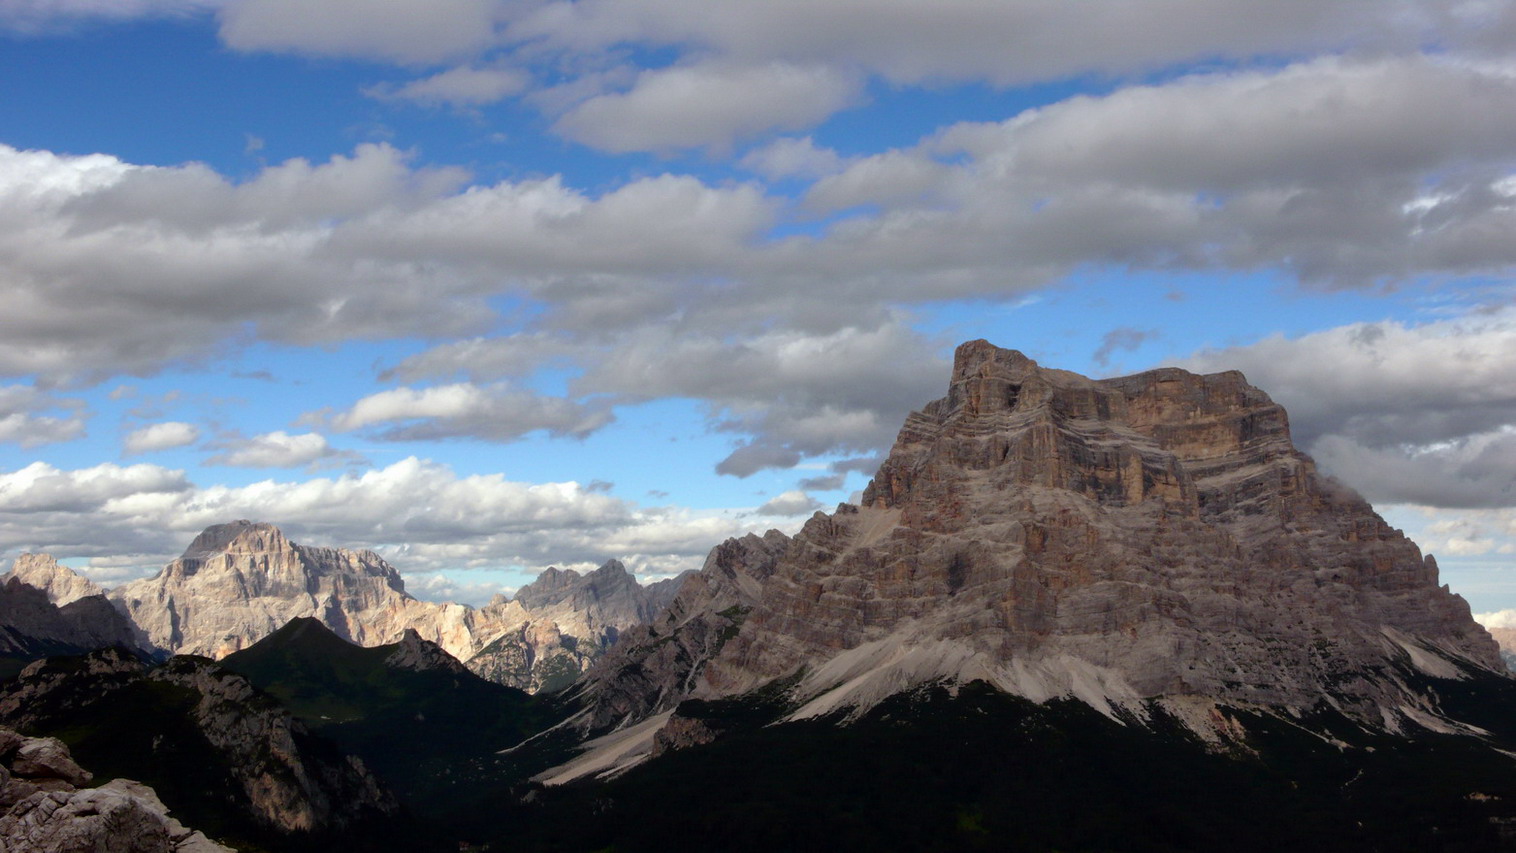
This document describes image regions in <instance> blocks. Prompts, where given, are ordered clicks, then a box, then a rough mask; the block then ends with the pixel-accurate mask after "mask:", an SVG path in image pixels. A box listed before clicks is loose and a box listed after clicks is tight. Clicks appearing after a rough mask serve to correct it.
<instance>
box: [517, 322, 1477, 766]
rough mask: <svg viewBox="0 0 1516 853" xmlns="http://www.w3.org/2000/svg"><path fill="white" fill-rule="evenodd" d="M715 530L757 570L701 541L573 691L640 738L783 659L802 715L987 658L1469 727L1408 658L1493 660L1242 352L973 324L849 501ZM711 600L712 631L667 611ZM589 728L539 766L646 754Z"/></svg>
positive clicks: (1157, 686) (1110, 681)
mask: <svg viewBox="0 0 1516 853" xmlns="http://www.w3.org/2000/svg"><path fill="white" fill-rule="evenodd" d="M781 539H782V537H781ZM723 547H724V548H726V549H728V550H729V551H730V552H731V553H730V554H728V555H727V562H728V563H741V564H743V565H744V566H745V567H747V568H746V569H745V570H743V571H739V572H735V573H734V572H732V571H730V570H728V571H725V572H723V571H722V570H721V562H722V559H721V558H720V557H719V556H718V555H713V558H712V562H711V563H708V565H707V567H706V570H705V571H704V572H702V578H701V581H700V583H698V584H697V583H696V582H691V583H689V584H687V585H686V587H685V590H684V592H683V593H681V595H680V597H679V598H678V599H676V601H675V603H674V606H673V609H672V610H671V613H670V614H668V615H665V616H664V617H663V619H662V620H661V621H660V622H658V623H655V624H654V625H653V626H652V627H651V628H649V629H646V630H647V631H648V632H649V633H648V634H647V635H646V636H642V635H639V643H638V644H636V645H635V646H633V645H631V644H626V645H624V647H623V648H621V649H619V650H618V651H617V652H616V654H614V655H612V656H611V657H609V658H607V659H606V660H605V661H603V662H602V664H601V665H600V666H599V667H597V668H596V669H595V670H594V671H593V672H592V673H591V677H590V678H589V679H587V683H586V685H585V686H584V688H583V691H584V695H585V696H586V697H587V698H588V699H589V705H590V708H591V712H590V713H589V714H587V715H585V716H584V717H581V718H580V719H581V722H584V723H589V724H592V725H589V726H587V727H589V728H594V727H595V726H606V725H610V726H620V727H623V728H624V729H626V728H628V727H629V728H636V729H638V731H639V737H640V738H641V739H642V740H643V742H644V744H645V745H646V744H648V743H651V742H652V740H653V739H652V733H653V731H655V730H656V728H657V724H658V722H659V718H658V717H649V715H651V714H656V713H658V712H660V711H663V712H664V713H665V714H667V713H668V709H670V708H673V707H674V706H675V704H676V703H677V702H678V699H679V698H681V697H695V698H702V699H718V698H721V697H728V696H737V695H742V694H747V693H749V692H751V691H754V690H756V689H758V688H760V687H764V686H765V685H775V684H778V683H783V684H787V685H788V686H787V688H786V689H787V693H786V695H787V697H788V701H789V703H790V704H789V707H790V708H791V709H792V710H791V712H790V714H789V718H790V719H804V718H809V717H817V716H822V715H828V714H832V713H837V712H841V713H861V712H862V711H864V710H867V709H868V708H870V707H873V706H874V705H875V704H877V703H878V702H880V701H882V700H883V699H885V698H886V697H889V696H892V695H896V694H898V693H900V692H901V691H904V690H908V689H910V688H912V687H913V686H916V685H922V684H926V683H931V682H940V681H947V682H952V683H960V684H961V683H966V682H970V681H975V680H982V681H985V682H988V683H989V684H992V685H994V686H996V687H997V688H999V689H1001V690H1003V691H1005V692H1007V693H1011V694H1014V695H1018V696H1023V697H1027V698H1029V699H1033V700H1035V701H1039V702H1040V701H1045V700H1048V699H1052V698H1055V697H1060V696H1070V697H1076V698H1078V699H1081V700H1083V701H1085V702H1087V703H1088V704H1090V705H1091V706H1093V707H1095V708H1096V709H1098V710H1100V711H1101V712H1102V713H1106V714H1109V715H1111V716H1115V717H1121V718H1123V719H1130V718H1133V717H1142V716H1143V715H1144V714H1145V713H1147V711H1146V710H1145V709H1147V708H1150V707H1152V703H1153V702H1158V703H1160V704H1161V705H1162V707H1163V708H1164V709H1165V712H1166V713H1170V714H1174V715H1177V716H1178V717H1180V718H1182V719H1187V720H1190V721H1191V722H1192V723H1193V725H1194V726H1195V727H1196V728H1200V729H1205V728H1208V727H1211V726H1212V724H1213V723H1214V722H1215V720H1216V719H1218V717H1217V716H1216V715H1215V714H1214V713H1213V711H1214V710H1215V708H1216V707H1217V706H1218V705H1221V706H1225V707H1232V708H1237V707H1255V708H1271V709H1276V710H1281V711H1285V712H1290V713H1298V712H1304V711H1308V710H1310V709H1313V708H1317V707H1319V706H1320V705H1321V704H1322V703H1326V704H1327V705H1329V706H1331V707H1334V708H1335V709H1337V710H1338V711H1340V712H1342V713H1344V714H1347V715H1348V716H1350V717H1351V718H1353V719H1355V720H1357V721H1360V722H1361V723H1364V724H1369V725H1372V726H1374V727H1376V728H1382V729H1385V730H1389V731H1396V730H1399V729H1400V728H1401V727H1404V726H1406V725H1408V724H1411V723H1415V724H1418V725H1419V726H1421V727H1430V728H1439V727H1440V728H1443V729H1457V728H1458V727H1457V725H1456V724H1454V723H1451V722H1450V721H1447V720H1444V719H1441V718H1440V717H1439V715H1438V709H1437V704H1436V700H1435V698H1434V697H1431V696H1428V695H1426V694H1425V693H1424V692H1422V691H1420V690H1419V689H1417V688H1416V687H1414V686H1413V685H1412V684H1411V682H1413V681H1415V680H1416V679H1417V678H1418V677H1420V676H1423V675H1424V676H1429V677H1437V678H1457V677H1459V676H1460V674H1461V673H1462V672H1463V671H1464V670H1465V668H1473V669H1474V670H1477V671H1481V672H1484V671H1488V672H1490V673H1500V672H1504V667H1503V665H1502V662H1501V659H1500V656H1499V651H1498V649H1497V646H1496V644H1495V642H1494V641H1493V640H1492V639H1491V638H1490V635H1489V634H1488V633H1486V632H1485V630H1484V629H1483V628H1481V627H1480V626H1479V625H1478V624H1476V623H1475V622H1474V621H1473V619H1472V618H1471V617H1470V613H1469V608H1468V606H1467V604H1466V603H1465V602H1464V601H1463V599H1462V598H1460V597H1459V596H1457V595H1455V594H1453V593H1451V592H1450V591H1449V590H1448V589H1447V588H1446V587H1440V586H1438V583H1437V566H1436V564H1435V562H1433V560H1432V559H1431V557H1429V556H1428V557H1423V556H1422V554H1421V553H1420V551H1419V550H1418V549H1417V547H1416V545H1415V544H1414V543H1412V542H1411V541H1410V540H1408V539H1406V538H1405V537H1404V536H1403V535H1402V534H1401V533H1400V532H1399V531H1397V530H1394V529H1392V528H1390V527H1389V526H1387V525H1386V524H1385V523H1384V521H1383V520H1382V519H1381V518H1380V517H1379V516H1378V515H1376V514H1375V513H1374V512H1373V510H1372V509H1371V508H1370V507H1369V505H1368V504H1367V503H1365V502H1364V501H1363V499H1362V498H1360V497H1359V496H1358V495H1356V494H1355V493H1353V492H1352V490H1351V489H1349V488H1347V487H1345V486H1343V485H1341V484H1338V483H1336V482H1334V481H1332V480H1330V479H1328V478H1325V477H1323V476H1322V475H1320V474H1318V473H1317V471H1316V469H1315V466H1314V464H1313V463H1312V461H1311V460H1310V458H1309V457H1307V456H1305V455H1304V454H1302V453H1300V452H1299V451H1297V450H1296V449H1295V448H1294V446H1293V444H1292V443H1291V440H1290V432H1289V423H1288V419H1287V417H1286V414H1285V411H1284V410H1283V409H1282V408H1281V407H1280V406H1279V405H1277V404H1275V403H1274V402H1273V401H1272V400H1270V399H1269V397H1268V395H1267V394H1265V393H1264V392H1262V391H1260V390H1258V389H1257V388H1254V387H1252V386H1251V385H1249V384H1248V383H1247V381H1246V380H1245V379H1244V378H1243V376H1242V375H1241V374H1240V373H1236V372H1228V373H1219V374H1213V375H1206V376H1199V375H1195V374H1192V373H1188V372H1185V371H1183V370H1178V369H1161V370H1154V371H1150V372H1147V373H1141V374H1137V375H1134V376H1127V377H1122V378H1116V379H1105V380H1091V379H1088V378H1085V377H1083V376H1079V375H1076V374H1073V373H1069V372H1065V371H1060V370H1051V369H1046V368H1042V367H1039V366H1038V365H1037V364H1036V363H1035V362H1033V361H1032V360H1031V359H1029V358H1027V357H1026V356H1024V355H1022V354H1021V353H1019V352H1015V351H1012V350H1005V349H1000V348H997V347H995V346H993V345H991V344H989V343H987V342H984V341H973V342H969V343H966V344H964V345H962V346H961V347H960V348H959V349H958V351H957V355H956V360H955V364H954V368H953V374H952V379H951V384H950V387H949V390H948V395H947V396H946V397H945V398H943V399H940V400H937V401H935V402H933V403H930V404H929V405H927V406H926V407H925V408H924V409H923V410H922V411H919V412H916V413H913V414H912V415H911V416H910V417H909V419H908V420H907V422H906V424H905V426H904V428H903V429H902V430H901V432H900V435H899V438H898V439H897V441H896V443H895V446H894V448H893V450H892V451H891V453H890V455H889V457H888V459H887V460H886V461H885V462H884V463H883V465H882V467H881V468H880V469H879V471H878V473H877V474H876V475H875V477H874V479H873V481H872V483H871V484H870V485H869V487H868V488H867V490H866V491H865V492H864V494H863V499H862V505H861V506H852V505H847V504H844V505H842V506H839V507H838V509H837V511H836V512H834V513H832V514H829V515H827V514H821V513H818V514H816V515H815V516H814V517H813V518H812V519H810V521H809V522H807V524H806V525H805V527H804V529H803V530H802V531H801V532H800V533H799V534H798V535H796V536H795V538H794V539H793V540H792V541H788V542H783V541H778V540H775V541H774V542H773V543H772V547H770V545H769V544H768V543H764V544H763V545H759V543H757V542H752V541H749V542H746V543H743V542H741V541H737V542H734V543H728V544H727V545H726V546H723ZM718 551H719V549H718ZM723 576H724V577H727V578H729V580H728V581H727V582H726V585H727V586H728V587H729V588H731V589H732V590H733V593H732V594H729V595H727V596H725V597H720V598H717V599H713V602H714V603H711V604H707V605H705V606H703V607H702V606H701V604H700V603H699V602H697V601H696V600H695V596H696V595H697V590H700V589H703V588H706V585H707V584H714V583H718V582H720V579H721V578H722V577H723ZM715 608H724V609H720V610H717V609H715ZM696 619H698V620H703V622H704V623H705V627H704V629H703V630H694V629H690V628H686V629H684V630H683V631H681V630H679V628H680V626H681V625H689V624H698V623H696V622H694V620H696ZM723 620H724V621H723ZM712 624H719V625H720V627H718V628H716V629H715V630H712V629H711V628H710V625H712ZM671 646H672V647H673V648H672V649H671V648H670V647H671ZM790 682H792V684H791V683H790ZM644 719H646V720H647V721H648V722H646V723H642V724H641V725H638V723H639V720H644ZM679 724H680V720H678V719H677V718H675V719H673V720H672V722H671V723H670V724H669V725H670V726H673V727H674V728H677V727H678V725H679ZM686 728H688V726H686ZM665 729H666V731H665V734H664V736H663V740H664V741H672V742H677V741H681V740H683V741H691V740H695V741H698V740H700V739H702V737H701V735H700V733H699V732H693V731H690V732H685V731H682V730H681V731H673V729H670V728H669V727H668V726H665ZM1212 734H1214V732H1212ZM601 746H602V747H603V748H602V749H601V750H600V752H602V753H605V754H607V755H608V754H609V753H611V752H618V751H619V754H620V755H621V756H622V758H620V759H617V760H615V761H609V762H606V761H601V762H600V763H596V760H595V759H594V757H593V753H594V750H592V751H591V753H592V754H591V755H590V756H589V757H588V758H586V759H585V760H583V761H581V762H580V763H579V765H578V766H577V768H569V772H560V773H559V774H558V775H557V776H553V775H551V774H549V775H548V776H544V777H543V778H545V779H549V780H552V781H566V780H567V779H570V778H576V777H577V776H578V775H582V774H583V773H586V772H599V771H604V770H606V769H615V768H617V767H622V766H625V760H626V758H628V757H635V756H636V755H637V754H638V750H637V749H633V748H632V747H630V746H629V745H628V741H627V738H620V739H618V738H617V737H615V736H607V738H606V739H603V741H602V743H601Z"/></svg>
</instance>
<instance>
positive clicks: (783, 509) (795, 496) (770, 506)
mask: <svg viewBox="0 0 1516 853" xmlns="http://www.w3.org/2000/svg"><path fill="white" fill-rule="evenodd" d="M818 509H821V501H818V500H816V499H815V498H813V497H811V496H810V495H808V494H806V493H805V492H802V491H800V490H799V489H791V490H790V491H788V492H784V493H782V494H779V495H776V496H775V497H774V498H772V499H771V500H770V501H769V502H768V503H766V504H764V505H763V506H761V507H759V508H758V513H759V514H760V515H810V514H811V513H813V512H815V511H816V510H818Z"/></svg>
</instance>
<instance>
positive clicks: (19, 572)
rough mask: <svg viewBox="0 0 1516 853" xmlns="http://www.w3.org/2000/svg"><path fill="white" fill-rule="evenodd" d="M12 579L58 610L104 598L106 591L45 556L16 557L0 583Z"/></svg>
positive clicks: (23, 555) (25, 555)
mask: <svg viewBox="0 0 1516 853" xmlns="http://www.w3.org/2000/svg"><path fill="white" fill-rule="evenodd" d="M12 579H14V580H19V581H21V582H22V583H24V584H26V585H28V586H33V587H36V588H37V589H40V590H42V591H43V592H45V593H47V597H48V599H50V600H51V601H52V602H53V603H54V604H56V605H58V606H59V607H63V606H65V605H67V604H69V603H70V602H73V601H77V600H79V599H81V598H87V597H89V596H92V595H105V589H104V588H103V587H101V586H100V585H99V584H97V583H95V582H94V581H91V580H89V579H88V578H86V577H83V576H82V575H80V574H79V573H77V572H75V571H74V570H72V569H69V568H66V567H64V566H60V565H58V561H57V560H54V559H53V558H52V557H51V556H49V555H47V554H22V555H21V556H19V557H17V558H16V562H15V563H14V564H13V565H12V566H11V570H10V571H9V572H6V573H5V575H4V576H3V577H0V583H5V582H8V581H10V580H12Z"/></svg>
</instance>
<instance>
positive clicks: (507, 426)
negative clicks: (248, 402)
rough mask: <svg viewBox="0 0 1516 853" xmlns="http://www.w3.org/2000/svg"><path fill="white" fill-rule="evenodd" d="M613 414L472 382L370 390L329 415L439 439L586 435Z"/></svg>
mask: <svg viewBox="0 0 1516 853" xmlns="http://www.w3.org/2000/svg"><path fill="white" fill-rule="evenodd" d="M614 419H615V416H614V415H613V414H612V413H611V412H610V411H609V410H608V409H607V408H605V407H604V406H600V405H594V404H584V403H578V402H575V401H573V400H568V399H565V398H562V397H546V396H542V395H539V394H533V393H531V392H527V391H519V390H514V389H512V388H510V387H508V386H491V387H481V386H478V385H473V384H470V383H457V384H454V385H440V386H435V387H431V388H420V389H417V388H393V389H390V390H388V391H380V392H379V393H377V394H371V395H369V396H367V397H364V398H363V399H361V400H359V401H358V402H356V403H354V404H353V406H352V408H350V409H348V410H347V411H344V412H340V413H338V414H336V415H333V416H332V417H331V424H332V426H333V428H335V429H339V430H342V431H344V432H348V431H352V430H357V429H363V428H365V427H371V426H375V425H378V424H394V423H397V422H398V423H399V424H400V425H398V426H391V427H388V428H386V429H384V430H381V431H380V432H379V433H378V436H377V437H379V438H381V439H384V440H389V441H415V440H427V439H439V438H460V437H465V436H466V437H470V438H481V439H486V440H489V441H515V440H517V439H519V438H521V437H522V436H524V435H526V434H527V433H530V432H534V431H536V430H547V431H548V432H549V433H550V434H552V435H555V436H572V437H574V438H584V437H585V436H587V435H589V434H591V433H593V432H595V431H596V430H598V429H600V428H601V427H604V426H605V425H607V424H609V423H610V422H611V421H613V420H614Z"/></svg>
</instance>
